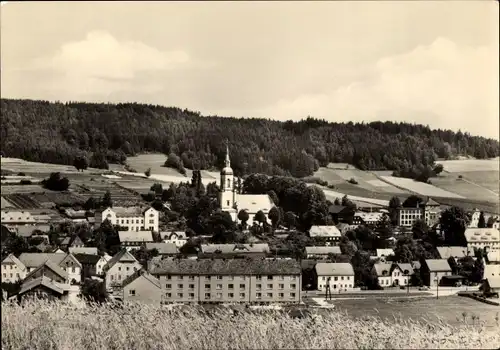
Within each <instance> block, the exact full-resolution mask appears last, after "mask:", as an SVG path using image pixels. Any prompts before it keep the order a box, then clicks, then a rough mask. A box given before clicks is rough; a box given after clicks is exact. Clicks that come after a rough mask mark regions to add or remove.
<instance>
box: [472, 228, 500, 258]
mask: <svg viewBox="0 0 500 350" xmlns="http://www.w3.org/2000/svg"><path fill="white" fill-rule="evenodd" d="M465 239H466V240H467V248H468V249H469V250H470V251H472V252H474V248H479V249H486V250H487V251H488V252H498V251H500V231H499V230H497V229H495V228H468V229H466V230H465Z"/></svg>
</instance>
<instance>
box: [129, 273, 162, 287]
mask: <svg viewBox="0 0 500 350" xmlns="http://www.w3.org/2000/svg"><path fill="white" fill-rule="evenodd" d="M140 277H143V278H144V279H146V280H147V281H148V282H150V283H151V284H152V285H154V286H155V287H157V288H161V285H160V280H159V279H157V278H156V277H154V276H153V275H151V274H150V273H149V272H147V271H145V270H144V269H140V270H138V271H136V272H134V273H133V274H132V275H130V276H128V277H127V278H125V279H124V280H123V283H122V287H125V286H127V285H129V284H130V283H132V282H133V281H135V280H136V279H138V278H140Z"/></svg>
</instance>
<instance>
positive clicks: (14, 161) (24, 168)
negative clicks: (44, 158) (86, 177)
mask: <svg viewBox="0 0 500 350" xmlns="http://www.w3.org/2000/svg"><path fill="white" fill-rule="evenodd" d="M0 164H1V166H2V169H6V170H10V171H12V172H13V173H14V174H17V173H19V172H23V173H25V174H26V175H28V174H29V173H35V174H50V173H53V172H60V173H76V172H77V170H76V168H75V167H74V166H71V165H62V164H49V163H37V162H28V161H26V160H23V159H18V158H7V157H2V158H0ZM86 171H87V172H88V171H102V170H99V169H88V170H86Z"/></svg>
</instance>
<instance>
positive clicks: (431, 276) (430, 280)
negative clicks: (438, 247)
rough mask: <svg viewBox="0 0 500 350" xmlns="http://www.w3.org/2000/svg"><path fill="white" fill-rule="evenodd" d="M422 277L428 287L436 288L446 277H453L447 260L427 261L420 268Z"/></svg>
mask: <svg viewBox="0 0 500 350" xmlns="http://www.w3.org/2000/svg"><path fill="white" fill-rule="evenodd" d="M420 275H421V277H422V280H423V281H424V284H425V285H426V286H429V287H435V286H436V284H440V283H441V280H442V278H443V277H444V276H451V275H452V271H451V267H450V264H449V263H448V260H446V259H425V260H423V261H422V263H421V266H420Z"/></svg>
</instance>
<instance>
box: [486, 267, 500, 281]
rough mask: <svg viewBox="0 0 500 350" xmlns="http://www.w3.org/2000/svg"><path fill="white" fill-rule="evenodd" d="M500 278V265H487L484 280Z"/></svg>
mask: <svg viewBox="0 0 500 350" xmlns="http://www.w3.org/2000/svg"><path fill="white" fill-rule="evenodd" d="M491 277H500V265H493V264H487V265H484V274H483V278H484V279H486V278H491Z"/></svg>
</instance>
